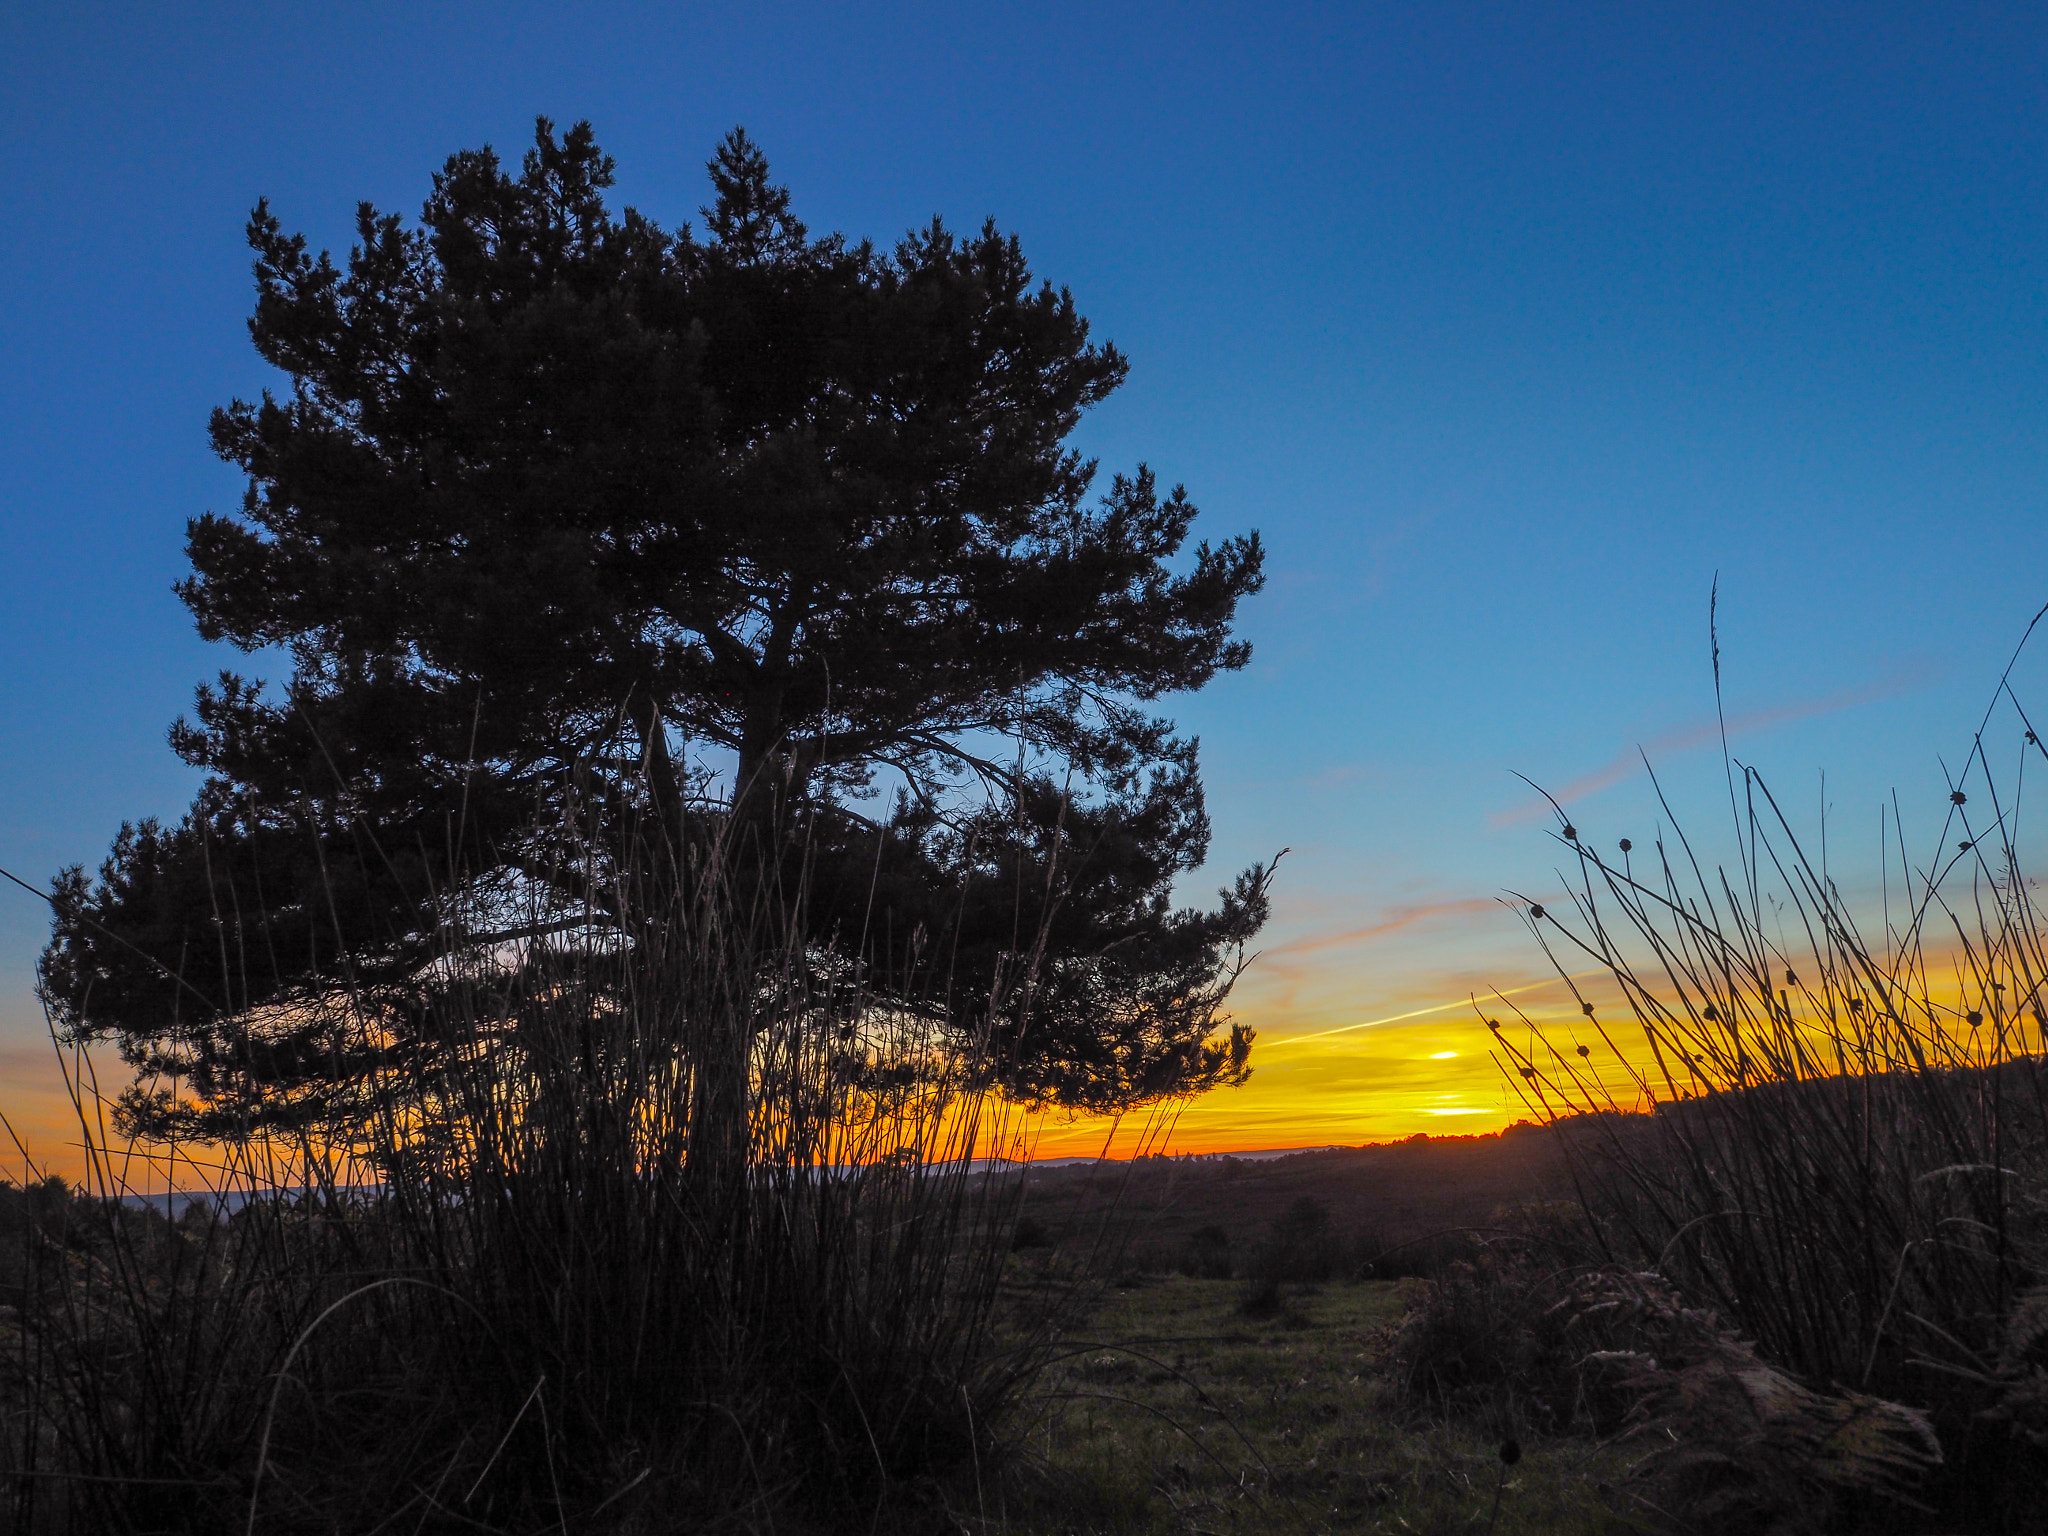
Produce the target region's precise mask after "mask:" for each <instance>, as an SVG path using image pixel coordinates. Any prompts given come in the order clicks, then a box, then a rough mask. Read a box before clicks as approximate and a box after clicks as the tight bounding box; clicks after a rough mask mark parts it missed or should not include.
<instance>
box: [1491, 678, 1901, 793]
mask: <svg viewBox="0 0 2048 1536" xmlns="http://www.w3.org/2000/svg"><path fill="white" fill-rule="evenodd" d="M1933 675H1934V671H1933V668H1932V667H1928V666H1917V667H1911V668H1906V669H1903V670H1900V671H1896V672H1893V673H1891V674H1890V675H1888V676H1886V677H1884V678H1882V679H1881V680H1879V681H1878V682H1875V683H1870V684H1867V685H1865V686H1864V687H1861V688H1848V689H1844V690H1842V691H1841V692H1839V693H1831V694H1828V695H1826V696H1825V697H1823V698H1818V699H1807V700H1804V701H1802V702H1799V703H1795V704H1780V705H1776V706H1774V707H1772V708H1770V709H1752V710H1749V711H1747V712H1745V713H1743V714H1739V715H1731V716H1730V717H1729V719H1728V725H1727V731H1728V737H1729V739H1730V740H1733V739H1734V738H1735V737H1737V736H1746V735H1749V734H1750V733H1752V732H1755V731H1761V730H1766V729H1768V728H1769V727H1771V726H1774V725H1788V724H1790V723H1791V722H1792V721H1794V720H1808V719H1811V718H1812V717H1813V716H1815V715H1827V714H1833V713H1834V712H1835V711H1836V710H1839V709H1851V708H1854V707H1855V706H1856V705H1858V704H1875V703H1876V702H1878V701H1879V700H1880V699H1895V698H1897V697H1898V696H1899V695H1900V694H1903V693H1911V692H1912V691H1913V690H1914V689H1916V688H1922V687H1925V686H1926V685H1927V684H1928V683H1929V682H1931V681H1932V680H1933ZM1721 730H1722V726H1721V722H1720V721H1719V720H1715V719H1705V720H1699V721H1695V722H1694V723H1692V724H1690V725H1687V726H1683V727H1681V728H1680V729H1678V730H1675V731H1668V732H1666V733H1665V734H1664V735H1662V736H1659V737H1657V738H1655V739H1654V740H1652V741H1646V742H1643V743H1642V744H1641V745H1640V746H1635V747H1630V748H1629V749H1628V750H1626V751H1624V752H1617V753H1616V754H1615V755H1614V756H1613V757H1612V758H1610V759H1609V760H1608V761H1607V762H1605V763H1603V764H1601V765H1600V766H1599V767H1598V768H1595V769H1594V770H1593V771H1592V772H1591V773H1586V774H1581V775H1580V776H1579V777H1578V778H1576V779H1573V780H1572V781H1571V782H1570V783H1568V784H1565V785H1563V786H1561V787H1559V788H1557V789H1554V790H1552V791H1551V794H1552V796H1553V797H1554V798H1555V799H1556V800H1557V802H1558V804H1560V805H1566V804H1569V803H1570V802H1571V801H1573V800H1578V799H1582V798H1584V797H1585V796H1587V795H1591V794H1595V793H1597V792H1598V791H1600V790H1603V789H1605V788H1607V787H1608V786H1609V785H1610V784H1618V783H1620V782H1621V781H1622V780H1623V779H1625V778H1627V777H1629V775H1631V774H1633V773H1636V772H1639V771H1640V770H1641V768H1642V765H1643V759H1644V758H1645V757H1648V758H1650V759H1651V760H1652V761H1653V762H1654V761H1655V760H1656V759H1657V758H1660V757H1664V758H1668V757H1675V756H1677V755H1678V754H1679V753H1681V752H1694V751H1697V750H1699V749H1700V748H1701V747H1710V746H1712V745H1714V744H1715V743H1716V742H1718V741H1719V740H1720V739H1721ZM1549 810H1550V802H1549V801H1547V800H1545V799H1544V798H1543V797H1542V796H1541V795H1532V796H1531V797H1530V798H1529V799H1527V800H1524V801H1522V802H1520V803H1519V804H1517V805H1513V806H1510V807H1509V808H1508V809H1507V810H1504V811H1495V812H1494V813H1493V814H1492V815H1491V816H1489V817H1488V818H1487V820H1488V821H1489V822H1490V823H1491V824H1492V825H1494V826H1496V827H1511V826H1516V825H1519V824H1521V823H1523V822H1528V821H1534V820H1536V819H1537V818H1538V817H1541V816H1544V815H1546V814H1548V813H1549Z"/></svg>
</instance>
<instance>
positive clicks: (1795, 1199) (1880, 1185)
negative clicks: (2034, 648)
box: [1496, 619, 2048, 1531]
mask: <svg viewBox="0 0 2048 1536" xmlns="http://www.w3.org/2000/svg"><path fill="white" fill-rule="evenodd" d="M2036 622H2037V623H2038V622H2039V621H2038V619H2037V621H2036ZM2030 632H2031V631H2030ZM2009 678H2010V669H2008V673H2007V679H2006V680H2001V683H2000V688H1999V691H1998V695H1997V697H1996V698H1995V700H1994V705H1995V707H1994V708H1993V709H1992V710H1990V711H1987V714H1986V716H1985V721H1984V724H1983V726H1982V727H1980V730H1979V732H1978V735H1977V736H1976V738H1975V740H1974V741H1973V743H1972V745H1971V750H1970V753H1969V756H1968V758H1967V759H1966V761H1965V762H1964V764H1963V769H1962V772H1961V773H1960V774H1959V775H1958V776H1956V777H1955V779H1954V781H1953V783H1952V786H1951V792H1950V793H1949V795H1948V796H1947V799H1946V802H1945V803H1944V804H1943V805H1942V807H1941V830H1940V832H1939V834H1938V836H1937V837H1936V838H1935V839H1934V840H1933V841H1932V842H1931V843H1929V844H1923V845H1921V846H1920V847H1919V848H1918V850H1917V853H1914V852H1909V849H1908V847H1907V842H1906V839H1905V836H1904V832H1903V823H1902V821H1901V819H1900V817H1899V816H1898V815H1897V813H1896V810H1895V809H1894V811H1893V813H1891V814H1888V815H1887V817H1886V820H1885V826H1884V847H1883V852H1884V855H1885V858H1886V861H1887V866H1888V870H1889V873H1888V874H1887V877H1886V879H1887V883H1886V886H1885V889H1884V895H1883V901H1882V904H1881V907H1880V909H1879V910H1878V911H1877V912H1876V913H1875V914H1865V915H1863V916H1862V917H1859V915H1858V913H1856V912H1855V911H1853V910H1852V904H1851V902H1850V901H1849V900H1848V898H1847V897H1845V895H1844V893H1843V891H1842V890H1841V889H1840V888H1839V887H1838V886H1837V884H1836V883H1835V881H1834V879H1833V878H1832V877H1831V875H1830V873H1829V868H1828V863H1827V858H1826V846H1827V845H1826V841H1825V835H1824V830H1823V835H1822V836H1821V837H1820V838H1818V839H1814V840H1811V841H1809V840H1808V839H1806V838H1803V837H1802V836H1801V835H1800V833H1799V832H1798V831H1797V830H1796V829H1795V827H1794V825H1793V823H1792V821H1791V820H1790V818H1789V817H1788V816H1787V815H1786V814H1785V813H1784V811H1783V810H1782V809H1781V807H1780V806H1779V803H1778V801H1777V800H1776V799H1775V798H1774V796H1773V795H1772V793H1771V791H1770V789H1769V787H1768V786H1767V785H1766V783H1765V782H1764V780H1763V779H1762V777H1761V776H1760V775H1759V774H1758V773H1756V771H1755V770H1754V769H1751V768H1747V767H1741V768H1739V770H1738V767H1737V765H1734V764H1733V763H1731V764H1730V772H1729V790H1730V811H1731V815H1732V817H1733V826H1732V831H1733V832H1734V834H1735V836H1734V848H1735V854H1734V859H1733V862H1732V864H1730V865H1726V866H1710V865H1708V864H1706V863H1705V862H1704V861H1703V859H1702V857H1701V855H1700V853H1699V852H1698V850H1697V849H1696V848H1695V846H1694V844H1693V843H1692V842H1691V841H1690V840H1689V839H1688V838H1687V837H1686V835H1685V833H1684V832H1683V831H1682V830H1680V829H1679V827H1678V824H1677V822H1676V820H1675V818H1674V819H1673V820H1672V823H1671V825H1672V830H1671V832H1670V834H1669V836H1668V837H1660V838H1659V839H1658V840H1657V841H1656V842H1655V843H1654V844H1653V846H1652V847H1651V848H1649V849H1647V850H1646V849H1640V848H1636V847H1633V846H1632V845H1631V843H1630V842H1628V841H1626V840H1622V841H1620V842H1619V843H1618V844H1617V845H1616V847H1617V851H1616V852H1614V853H1613V854H1609V853H1606V852H1603V851H1600V850H1599V849H1597V848H1596V847H1595V845H1594V844H1593V842H1592V841H1591V839H1590V838H1588V837H1587V836H1585V835H1584V834H1582V832H1581V831H1580V829H1578V828H1577V827H1574V826H1572V825H1570V824H1569V823H1568V822H1566V821H1565V820H1564V817H1563V813H1562V812H1561V811H1560V813H1559V840H1560V843H1561V845H1562V846H1563V847H1564V848H1565V849H1566V850H1567V852H1568V854H1569V857H1570V858H1571V860H1572V862H1573V864H1574V865H1575V867H1576V873H1575V876H1574V878H1573V879H1572V880H1571V881H1570V882H1569V883H1570V885H1571V887H1572V894H1571V896H1570V898H1569V901H1568V902H1567V903H1564V904H1562V907H1561V904H1559V903H1555V902H1553V903H1550V904H1549V905H1548V906H1547V907H1546V906H1544V905H1540V904H1535V903H1527V904H1525V906H1524V916H1525V919H1526V920H1527V922H1528V924H1529V926H1530V929H1531V932H1532V933H1533V934H1534V936H1535V938H1536V939H1537V941H1538V942H1539V943H1540V944H1541V945H1542V946H1543V947H1544V949H1545V951H1546V953H1548V954H1549V955H1550V957H1551V958H1552V960H1553V961H1554V962H1555V963H1556V964H1557V968H1558V971H1559V974H1560V975H1561V976H1563V977H1564V978H1565V980H1566V982H1567V984H1568V985H1569V986H1571V988H1572V991H1573V994H1574V996H1575V998H1576V999H1577V1000H1578V1001H1579V1002H1580V1003H1581V1004H1582V1005H1583V1006H1582V1009H1581V1013H1582V1017H1581V1018H1580V1019H1578V1020H1576V1021H1574V1023H1573V1024H1572V1025H1570V1026H1554V1025H1543V1024H1539V1023H1538V1022H1537V1021H1535V1020H1532V1019H1530V1018H1529V1017H1528V1016H1527V1015H1525V1014H1522V1013H1521V1012H1520V1011H1519V1010H1518V1009H1515V1008H1514V1005H1513V1004H1512V1002H1511V1001H1509V1000H1507V999H1505V998H1502V999H1500V1005H1501V1007H1502V1011H1503V1013H1504V1014H1505V1013H1508V1012H1510V1011H1512V1012H1513V1013H1514V1015H1515V1017H1516V1018H1517V1019H1518V1020H1519V1021H1520V1022H1521V1023H1522V1024H1524V1025H1525V1026H1527V1031H1526V1036H1525V1038H1526V1039H1527V1041H1528V1043H1527V1044H1526V1045H1522V1044H1518V1043H1517V1040H1518V1039H1520V1038H1524V1036H1523V1035H1522V1034H1521V1033H1520V1032H1517V1031H1511V1030H1500V1029H1498V1028H1497V1027H1496V1041H1497V1045H1498V1059H1499V1060H1500V1061H1501V1063H1502V1065H1503V1067H1504V1069H1505V1070H1506V1072H1507V1075H1508V1081H1509V1082H1510V1084H1511V1085H1513V1086H1514V1087H1516V1089H1517V1090H1518V1091H1519V1092H1521V1093H1522V1094H1523V1096H1524V1098H1525V1101H1526V1102H1527V1103H1528V1105H1529V1107H1530V1108H1531V1110H1532V1111H1533V1112H1534V1113H1535V1114H1536V1115H1537V1116H1538V1117H1539V1118H1540V1119H1542V1120H1544V1121H1546V1122H1547V1123H1549V1124H1551V1125H1552V1126H1553V1127H1554V1128H1555V1130H1556V1132H1557V1134H1558V1135H1559V1137H1560V1139H1561V1142H1562V1144H1563V1145H1564V1146H1565V1148H1566V1149H1567V1151H1568V1153H1569V1154H1570V1156H1571V1158H1572V1161H1573V1165H1574V1171H1575V1176H1576V1178H1577V1180H1578V1182H1579V1189H1580V1194H1581V1198H1582V1200H1583V1202H1584V1207H1585V1210H1586V1212H1587V1216H1588V1219H1589V1223H1590V1228H1591V1231H1590V1241H1591V1244H1592V1246H1593V1248H1594V1250H1595V1256H1596V1257H1601V1258H1605V1259H1608V1260H1611V1261H1613V1262H1616V1263H1620V1264H1623V1265H1626V1266H1629V1267H1632V1268H1643V1269H1649V1270H1653V1271H1655V1272H1656V1273H1657V1274H1659V1275H1660V1276H1662V1277H1665V1278H1667V1279H1668V1280H1669V1281H1670V1282H1671V1283H1672V1284H1673V1285H1675V1286H1676V1287H1677V1288H1678V1291H1679V1292H1680V1293H1681V1294H1682V1295H1684V1296H1685V1297H1687V1298H1689V1299H1690V1300H1691V1301H1692V1302H1693V1303H1694V1304H1695V1305H1700V1306H1705V1307H1708V1308H1711V1309H1712V1310H1713V1311H1714V1312H1715V1313H1717V1314H1719V1315H1720V1316H1721V1317H1724V1318H1726V1319H1727V1320H1728V1321H1729V1322H1730V1323H1732V1324H1733V1325H1734V1326H1735V1327H1736V1328H1737V1329H1739V1330H1740V1332H1741V1333H1742V1334H1743V1335H1745V1336H1747V1337H1748V1338H1749V1339H1752V1340H1754V1341H1755V1345H1756V1347H1757V1349H1758V1351H1759V1352H1760V1354H1761V1355H1762V1356H1763V1358H1764V1359H1766V1360H1767V1361H1769V1362H1771V1363H1772V1364H1773V1365H1774V1366H1777V1367H1780V1368H1782V1369H1784V1370H1787V1371H1790V1372H1792V1373H1794V1374H1795V1375H1796V1376H1798V1377H1799V1378H1801V1379H1802V1380H1803V1381H1805V1382H1806V1383H1809V1384H1811V1385H1812V1386H1814V1387H1817V1388H1824V1389H1836V1390H1846V1391H1852V1392H1856V1393H1864V1394H1871V1395H1874V1396H1876V1397H1879V1398H1883V1399H1890V1400H1896V1401H1897V1402H1899V1403H1903V1404H1910V1405H1913V1406H1914V1407H1915V1408H1919V1409H1924V1410H1927V1412H1928V1413H1929V1414H1930V1415H1931V1417H1932V1421H1933V1423H1934V1425H1935V1427H1936V1428H1937V1430H1938V1432H1939V1435H1940V1440H1941V1444H1942V1448H1943V1450H1944V1452H1945V1455H1946V1465H1945V1466H1944V1467H1943V1469H1942V1470H1941V1472H1940V1473H1939V1474H1938V1475H1937V1476H1936V1477H1935V1478H1934V1479H1933V1480H1932V1481H1931V1482H1930V1483H1929V1484H1928V1485H1927V1487H1926V1488H1925V1489H1924V1490H1923V1492H1922V1497H1924V1498H1925V1499H1927V1500H1928V1501H1929V1502H1930V1503H1931V1504H1934V1505H1935V1506H1937V1507H1938V1508H1939V1509H1940V1511H1941V1514H1942V1517H1943V1518H1944V1519H1946V1520H1948V1521H1949V1522H1951V1523H1955V1524H1959V1525H1962V1526H1966V1527H1968V1528H1970V1529H1978V1530H1988V1531H2000V1530H2014V1531H2017V1530H2021V1529H2029V1528H2031V1522H2032V1521H2033V1520H2034V1519H2035V1518H2036V1517H2037V1515H2038V1509H2039V1493H2038V1490H2039V1488H2040V1486H2041V1484H2042V1481H2043V1479H2044V1477H2048V1457H2044V1453H2043V1450H2042V1447H2043V1446H2044V1445H2048V1419H2044V1418H2043V1417H2042V1415H2041V1409H2040V1406H2039V1403H2038V1401H2036V1399H2035V1398H2034V1397H2030V1396H2029V1395H2028V1391H2027V1387H2026V1383H2027V1382H2028V1381H2030V1380H2031V1379H2032V1377H2031V1375H2030V1374H2029V1373H2030V1372H2033V1371H2037V1370H2038V1368H2039V1366H2038V1361H2037V1360H2036V1359H2035V1358H2034V1356H2032V1355H2030V1354H2029V1353H2028V1351H2029V1349H2030V1348H2032V1347H2034V1346H2032V1345H2030V1344H2029V1343H2028V1342H2026V1339H2024V1338H2022V1335H2023V1334H2027V1326H2026V1323H2025V1319H2026V1318H2027V1317H2029V1316H2031V1315H2033V1314H2032V1312H2031V1311H2030V1308H2034V1307H2036V1306H2037V1305H2038V1304H2037V1302H2035V1301H2034V1299H2033V1298H2036V1297H2038V1296H2039V1295H2041V1294H2042V1292H2041V1287H2042V1286H2043V1284H2044V1282H2048V1059H2044V1054H2043V1053H2044V1049H2048V1009H2044V1005H2048V947H2044V942H2043V941H2044V938H2048V932H2044V927H2043V922H2042V913H2041V910H2040V908H2039V907H2038V905H2037V897H2036V893H2035V889H2034V887H2033V885H2032V883H2031V882H2030V881H2029V880H2028V878H2027V877H2026V876H2025V875H2024V874H2023V869H2024V867H2025V862H2026V861H2025V858H2024V850H2023V848H2022V839H2021V828H2022V819H2021V814H2020V800H2021V789H2022V786H2023V785H2024V779H2025V773H2026V770H2027V768H2028V766H2029V765H2030V764H2032V763H2033V762H2034V760H2035V759H2036V758H2037V757H2039V756H2040V754H2041V753H2042V747H2041V743H2040V740H2039V738H2038V736H2037V735H2036V734H2035V732H2034V730H2033V727H2032V724H2031V722H2030V721H2029V719H2028V717H2027V714H2026V710H2025V709H2024V707H2023V706H2022V705H2021V704H2020V702H2019V700H2018V698H2017V696H2016V695H2014V694H2013V693H2012V691H2011V689H2010V687H2009V686H2008V680H2009ZM2008 749H2014V750H2015V752H2016V757H2015V759H2014V760H2011V761H2010V762H2009V763H2008V766H2007V767H2006V769H2005V771H2004V772H2003V773H2000V772H1997V771H1994V769H1995V763H1994V759H1995V758H2000V757H2003V756H2004V753H2005V752H2006V750H2008ZM1665 811H1666V814H1667V816H1669V814H1670V807H1669V806H1668V805H1666V806H1665ZM1589 961H1590V962H1591V963H1592V964H1593V965H1594V966H1595V967H1597V968H1598V969H1599V970H1601V971H1604V972H1605V974H1606V975H1607V977H1608V978H1609V979H1610V980H1611V982H1612V984H1613V989H1614V991H1615V992H1616V993H1618V995H1619V997H1620V999H1621V1002H1622V1008H1623V1015H1622V1017H1623V1019H1624V1020H1625V1021H1626V1028H1624V1026H1623V1024H1622V1023H1621V1022H1618V1021H1616V1020H1614V1019H1612V1018H1610V1017H1608V1016H1607V1015H1604V1014H1602V1013H1601V1012H1600V1010H1599V1009H1598V1008H1597V1007H1596V1006H1595V1003H1594V1001H1593V999H1592V998H1591V997H1590V996H1589V995H1588V994H1587V993H1586V992H1585V991H1583V990H1582V989H1581V988H1580V986H1579V985H1578V983H1576V982H1574V981H1572V979H1571V977H1572V974H1573V973H1574V972H1582V971H1583V968H1584V966H1585V964H1586V963H1587V962H1589ZM1624 1039H1627V1040H1628V1041H1629V1044H1630V1046H1631V1048H1630V1049H1624V1048H1623V1040H1624ZM1638 1042H1639V1043H1638ZM2028 1337H2031V1335H2028Z"/></svg>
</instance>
